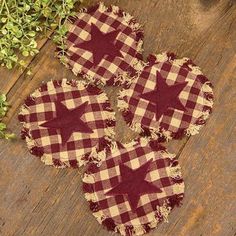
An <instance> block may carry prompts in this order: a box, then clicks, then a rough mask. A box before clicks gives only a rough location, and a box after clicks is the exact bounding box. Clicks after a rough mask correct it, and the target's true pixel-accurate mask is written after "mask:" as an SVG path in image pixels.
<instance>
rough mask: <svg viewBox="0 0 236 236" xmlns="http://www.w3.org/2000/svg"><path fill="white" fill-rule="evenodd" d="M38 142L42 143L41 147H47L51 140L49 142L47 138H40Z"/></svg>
mask: <svg viewBox="0 0 236 236" xmlns="http://www.w3.org/2000/svg"><path fill="white" fill-rule="evenodd" d="M40 140H41V142H42V146H47V145H49V144H50V143H51V140H50V137H49V136H46V137H41V138H40Z"/></svg>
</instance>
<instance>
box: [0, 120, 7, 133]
mask: <svg viewBox="0 0 236 236" xmlns="http://www.w3.org/2000/svg"><path fill="white" fill-rule="evenodd" d="M6 128H7V126H6V124H4V123H2V122H0V130H1V131H4V130H6Z"/></svg>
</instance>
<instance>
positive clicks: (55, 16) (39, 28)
mask: <svg viewBox="0 0 236 236" xmlns="http://www.w3.org/2000/svg"><path fill="white" fill-rule="evenodd" d="M79 2H80V0H21V1H18V0H1V1H0V65H1V66H4V67H7V68H8V69H12V68H13V67H14V66H15V65H18V66H20V68H23V69H24V68H26V67H27V63H26V60H25V59H26V58H27V57H29V56H34V55H36V54H37V53H38V52H39V51H38V49H37V37H38V36H39V34H40V35H41V36H46V34H47V32H48V31H50V30H55V34H54V36H53V40H54V42H56V43H57V44H58V45H59V47H60V49H61V50H62V52H63V51H64V49H65V45H64V43H63V41H64V40H63V38H64V37H65V34H66V33H67V28H66V26H65V25H64V22H65V20H66V19H68V17H70V16H74V14H75V13H74V12H73V9H74V7H75V4H76V3H79Z"/></svg>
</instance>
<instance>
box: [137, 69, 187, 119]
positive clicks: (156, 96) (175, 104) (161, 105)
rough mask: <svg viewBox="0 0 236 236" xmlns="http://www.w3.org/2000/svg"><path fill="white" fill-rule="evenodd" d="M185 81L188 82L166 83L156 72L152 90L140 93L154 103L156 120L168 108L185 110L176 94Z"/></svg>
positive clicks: (179, 91)
mask: <svg viewBox="0 0 236 236" xmlns="http://www.w3.org/2000/svg"><path fill="white" fill-rule="evenodd" d="M187 83H188V82H184V83H178V84H174V85H168V84H167V83H166V81H165V79H163V77H162V76H161V74H160V73H159V72H157V83H156V87H155V89H154V91H151V92H147V93H144V94H141V95H140V97H141V98H143V99H145V100H148V101H150V102H151V103H153V104H155V106H156V120H157V121H158V120H159V119H160V118H161V116H162V115H164V114H165V112H166V111H167V110H168V108H174V109H178V110H181V111H186V108H185V107H184V105H183V104H182V103H181V102H180V99H179V97H178V96H179V94H180V93H181V91H183V89H184V87H185V86H186V85H187Z"/></svg>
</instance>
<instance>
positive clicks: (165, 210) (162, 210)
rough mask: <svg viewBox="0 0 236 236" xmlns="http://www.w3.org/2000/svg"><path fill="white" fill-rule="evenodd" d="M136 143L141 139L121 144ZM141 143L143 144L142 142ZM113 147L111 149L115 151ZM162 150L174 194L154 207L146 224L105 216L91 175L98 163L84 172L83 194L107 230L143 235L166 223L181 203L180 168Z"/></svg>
mask: <svg viewBox="0 0 236 236" xmlns="http://www.w3.org/2000/svg"><path fill="white" fill-rule="evenodd" d="M137 143H140V144H141V143H142V141H141V139H139V141H138V140H133V141H131V142H130V143H127V144H122V145H123V146H124V147H126V148H129V147H132V146H135V145H136V144H137ZM143 145H145V144H144V143H143ZM115 150H116V148H114V150H113V151H115ZM159 151H161V152H162V155H164V156H163V157H164V158H165V159H167V160H169V162H170V166H169V168H168V172H169V173H168V174H169V175H170V177H171V179H172V181H173V186H174V187H173V189H174V195H173V196H172V197H171V198H169V199H167V200H165V201H164V202H163V204H162V205H161V206H157V207H156V211H155V212H154V215H153V217H154V219H153V220H152V221H151V222H149V223H146V224H141V225H124V224H118V223H116V222H115V221H114V220H113V219H112V218H110V217H107V216H106V215H104V214H103V212H102V210H101V209H100V206H99V203H98V202H99V201H98V198H97V195H96V194H95V192H94V189H93V184H95V182H96V181H95V177H94V175H93V173H94V172H96V170H97V169H98V168H99V165H94V163H93V164H92V163H91V164H90V165H92V168H89V169H90V170H89V171H87V172H85V173H84V176H83V179H82V180H83V190H84V194H85V199H86V200H87V201H88V202H89V204H90V210H91V211H92V212H93V215H94V217H95V218H96V220H97V221H98V222H99V223H100V224H102V225H103V226H104V227H105V228H107V230H108V231H114V232H116V233H120V234H121V235H123V236H132V235H143V234H145V233H148V232H149V231H150V230H152V229H154V228H156V227H157V225H158V224H159V223H160V222H162V221H163V222H166V223H168V216H169V214H170V212H171V210H172V209H173V208H175V207H176V206H178V207H179V206H181V205H182V200H183V197H184V182H183V179H182V175H181V168H180V166H179V163H178V161H177V160H176V158H175V155H174V154H171V153H169V152H167V151H166V150H164V151H163V150H159Z"/></svg>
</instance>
